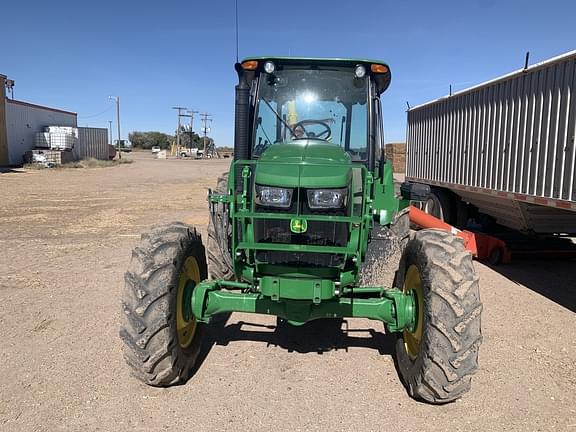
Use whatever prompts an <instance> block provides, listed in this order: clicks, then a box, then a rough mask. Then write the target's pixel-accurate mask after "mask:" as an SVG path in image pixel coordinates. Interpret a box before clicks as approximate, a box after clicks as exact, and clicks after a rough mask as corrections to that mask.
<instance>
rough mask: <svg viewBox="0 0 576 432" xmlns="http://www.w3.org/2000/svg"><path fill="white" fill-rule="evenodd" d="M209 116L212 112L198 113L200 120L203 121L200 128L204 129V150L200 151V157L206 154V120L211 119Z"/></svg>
mask: <svg viewBox="0 0 576 432" xmlns="http://www.w3.org/2000/svg"><path fill="white" fill-rule="evenodd" d="M210 117H212V114H208V113H207V112H205V113H202V114H200V119H201V120H202V123H204V127H203V128H202V129H203V131H204V152H203V153H202V157H206V156H207V153H206V134H207V132H208V122H211V121H212V119H211V118H210Z"/></svg>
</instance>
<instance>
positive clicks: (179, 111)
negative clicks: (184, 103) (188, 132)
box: [172, 106, 186, 157]
mask: <svg viewBox="0 0 576 432" xmlns="http://www.w3.org/2000/svg"><path fill="white" fill-rule="evenodd" d="M172 109H175V110H177V111H178V114H177V117H178V129H176V156H177V157H180V156H179V155H180V117H182V116H183V114H182V111H183V110H185V109H186V107H181V106H176V107H172Z"/></svg>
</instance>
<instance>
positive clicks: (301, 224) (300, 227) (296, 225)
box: [290, 219, 308, 234]
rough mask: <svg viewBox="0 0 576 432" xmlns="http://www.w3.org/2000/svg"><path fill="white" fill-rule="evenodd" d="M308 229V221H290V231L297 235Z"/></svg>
mask: <svg viewBox="0 0 576 432" xmlns="http://www.w3.org/2000/svg"><path fill="white" fill-rule="evenodd" d="M307 229H308V222H307V221H306V219H292V220H290V230H291V231H292V232H293V233H295V234H301V233H304V232H306V230H307Z"/></svg>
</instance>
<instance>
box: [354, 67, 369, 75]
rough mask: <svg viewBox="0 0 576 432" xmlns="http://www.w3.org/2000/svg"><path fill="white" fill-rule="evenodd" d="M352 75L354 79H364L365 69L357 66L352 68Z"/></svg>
mask: <svg viewBox="0 0 576 432" xmlns="http://www.w3.org/2000/svg"><path fill="white" fill-rule="evenodd" d="M354 75H355V76H356V78H364V77H365V76H366V68H365V67H364V66H362V65H358V66H356V67H355V68H354Z"/></svg>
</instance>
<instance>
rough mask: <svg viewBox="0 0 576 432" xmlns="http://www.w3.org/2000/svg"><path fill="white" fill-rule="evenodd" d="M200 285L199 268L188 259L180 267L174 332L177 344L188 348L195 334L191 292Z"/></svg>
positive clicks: (191, 258) (194, 262)
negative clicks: (176, 336) (176, 335)
mask: <svg viewBox="0 0 576 432" xmlns="http://www.w3.org/2000/svg"><path fill="white" fill-rule="evenodd" d="M199 283H200V268H199V267H198V261H196V258H194V257H188V258H187V259H186V261H184V265H183V266H182V272H181V273H180V278H179V280H178V293H177V294H176V332H177V333H178V343H179V344H180V346H181V347H182V348H188V347H189V346H190V344H191V343H192V339H194V335H195V334H196V325H197V323H196V318H194V315H193V314H192V304H191V299H192V291H193V290H194V287H195V286H196V285H198V284H199Z"/></svg>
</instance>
